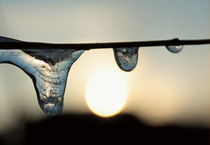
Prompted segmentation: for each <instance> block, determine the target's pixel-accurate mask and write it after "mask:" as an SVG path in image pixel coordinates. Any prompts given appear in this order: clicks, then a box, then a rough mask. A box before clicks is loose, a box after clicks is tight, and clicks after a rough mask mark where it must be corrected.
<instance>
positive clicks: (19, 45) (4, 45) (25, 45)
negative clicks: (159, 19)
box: [0, 38, 210, 50]
mask: <svg viewBox="0 0 210 145" xmlns="http://www.w3.org/2000/svg"><path fill="white" fill-rule="evenodd" d="M13 40H15V39H13ZM203 44H210V39H197V40H179V39H178V38H175V39H171V40H154V41H134V42H106V43H70V44H69V43H65V44H55V43H42V42H26V41H15V42H0V49H22V50H23V49H29V48H30V49H78V50H89V49H105V48H119V47H152V46H170V45H172V46H177V45H203Z"/></svg>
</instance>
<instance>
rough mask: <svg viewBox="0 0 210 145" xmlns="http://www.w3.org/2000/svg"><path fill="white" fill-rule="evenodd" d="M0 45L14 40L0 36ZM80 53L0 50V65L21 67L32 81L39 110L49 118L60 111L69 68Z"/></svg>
mask: <svg viewBox="0 0 210 145" xmlns="http://www.w3.org/2000/svg"><path fill="white" fill-rule="evenodd" d="M0 42H17V40H14V39H9V38H5V37H0ZM83 52H84V50H75V49H24V50H17V49H14V50H4V49H1V50H0V63H10V64H14V65H16V66H17V67H19V68H21V69H22V70H23V71H24V72H26V73H27V74H28V75H29V76H30V77H31V78H32V80H33V83H34V87H35V90H36V93H37V97H38V102H39V105H40V107H41V109H42V110H43V111H44V112H45V113H46V114H48V115H50V116H55V115H58V114H59V113H60V112H61V111H62V109H63V99H64V93H65V87H66V81H67V77H68V72H69V69H70V68H71V66H72V64H73V63H74V62H75V61H76V60H77V59H78V58H79V57H80V56H81V54H82V53H83Z"/></svg>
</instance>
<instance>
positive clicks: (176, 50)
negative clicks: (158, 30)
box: [166, 45, 184, 53]
mask: <svg viewBox="0 0 210 145" xmlns="http://www.w3.org/2000/svg"><path fill="white" fill-rule="evenodd" d="M183 47H184V46H183V45H177V46H173V45H170V46H166V48H167V49H168V51H170V52H172V53H179V52H180V51H182V49H183Z"/></svg>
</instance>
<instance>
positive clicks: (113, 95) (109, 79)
mask: <svg viewBox="0 0 210 145" xmlns="http://www.w3.org/2000/svg"><path fill="white" fill-rule="evenodd" d="M127 96H128V92H127V85H126V83H125V79H124V78H123V76H122V75H120V73H117V72H104V71H103V72H98V73H96V74H94V75H93V76H92V77H91V79H90V81H89V83H88V85H87V89H86V102H87V105H88V107H89V109H90V110H91V111H92V112H93V113H95V114H96V115H99V116H102V117H111V116H114V115H116V114H117V113H119V112H120V111H121V110H122V109H123V107H124V106H125V103H126V99H127Z"/></svg>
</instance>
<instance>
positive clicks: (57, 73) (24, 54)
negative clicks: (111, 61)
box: [0, 36, 183, 116]
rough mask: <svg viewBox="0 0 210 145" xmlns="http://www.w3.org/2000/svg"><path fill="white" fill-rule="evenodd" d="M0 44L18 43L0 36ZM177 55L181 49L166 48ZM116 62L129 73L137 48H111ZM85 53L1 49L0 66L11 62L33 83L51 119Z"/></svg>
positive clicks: (41, 104)
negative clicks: (67, 82) (73, 70)
mask: <svg viewBox="0 0 210 145" xmlns="http://www.w3.org/2000/svg"><path fill="white" fill-rule="evenodd" d="M0 42H21V41H19V40H15V39H10V38H6V37H1V36H0ZM166 48H167V49H168V50H169V51H170V52H172V53H178V52H180V51H181V50H182V48H183V46H180V45H178V46H166ZM113 50H114V56H115V60H116V62H117V64H118V66H119V67H120V68H121V69H122V70H124V71H132V70H133V69H134V68H135V67H136V65H137V62H138V50H139V47H119V48H113ZM84 51H85V50H81V49H80V50H79V49H73V48H69V49H50V48H49V49H39V48H36V49H34V48H33V49H32V48H27V49H4V48H1V49H0V63H10V64H13V65H16V66H17V67H19V68H21V69H22V70H23V71H24V72H25V73H27V74H28V75H29V76H30V77H31V79H32V80H33V84H34V87H35V90H36V93H37V98H38V102H39V105H40V107H41V109H42V110H43V111H44V112H45V113H46V114H48V115H50V116H55V115H58V114H59V113H60V112H61V111H62V109H63V100H64V93H65V88H66V81H67V77H68V72H69V70H70V68H71V66H72V64H73V63H74V62H75V61H76V60H77V59H78V58H79V57H80V56H81V55H82V53H83V52H84Z"/></svg>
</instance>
